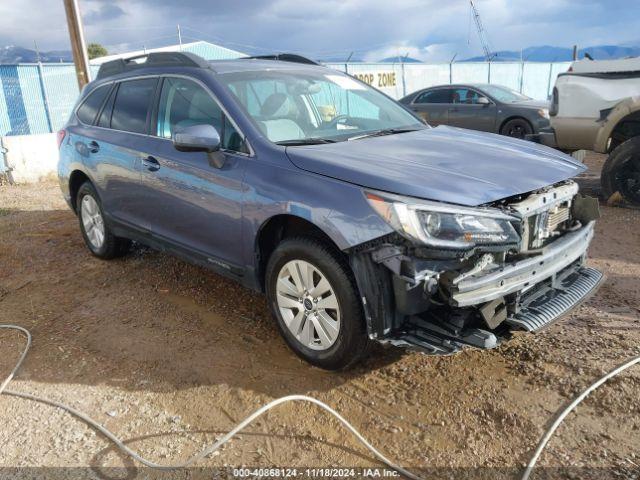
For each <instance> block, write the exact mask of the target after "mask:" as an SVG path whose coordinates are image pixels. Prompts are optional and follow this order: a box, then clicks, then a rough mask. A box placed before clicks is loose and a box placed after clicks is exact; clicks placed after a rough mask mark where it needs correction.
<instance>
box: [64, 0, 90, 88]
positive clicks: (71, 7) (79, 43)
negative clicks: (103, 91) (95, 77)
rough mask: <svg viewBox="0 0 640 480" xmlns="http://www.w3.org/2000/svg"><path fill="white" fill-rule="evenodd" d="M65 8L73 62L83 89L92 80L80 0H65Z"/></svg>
mask: <svg viewBox="0 0 640 480" xmlns="http://www.w3.org/2000/svg"><path fill="white" fill-rule="evenodd" d="M64 10H65V12H66V14H67V26H68V28H69V37H70V39H71V51H72V52H73V63H74V64H75V66H76V76H77V77H78V86H79V87H80V89H82V87H84V86H85V85H86V84H87V83H89V82H90V81H91V77H90V71H89V56H88V54H87V45H86V43H85V41H84V33H83V31H82V18H81V17H80V9H79V8H78V0H64Z"/></svg>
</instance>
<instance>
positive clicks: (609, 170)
mask: <svg viewBox="0 0 640 480" xmlns="http://www.w3.org/2000/svg"><path fill="white" fill-rule="evenodd" d="M600 184H601V186H602V195H603V196H604V198H605V200H608V199H609V198H610V197H611V195H613V194H614V193H616V192H619V193H620V195H621V196H622V198H624V199H625V200H626V201H627V202H629V203H631V204H634V205H640V137H633V138H630V139H629V140H627V141H626V142H624V143H621V144H620V145H618V146H617V147H616V148H614V149H613V151H612V152H611V153H610V154H609V157H608V158H607V161H606V162H605V163H604V166H603V167H602V173H601V174H600Z"/></svg>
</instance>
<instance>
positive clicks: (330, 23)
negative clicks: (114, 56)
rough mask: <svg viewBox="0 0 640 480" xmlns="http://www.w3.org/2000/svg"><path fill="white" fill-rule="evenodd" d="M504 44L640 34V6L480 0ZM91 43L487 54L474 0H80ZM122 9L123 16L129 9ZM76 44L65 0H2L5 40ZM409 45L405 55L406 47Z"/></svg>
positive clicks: (494, 40) (615, 39) (493, 34)
mask: <svg viewBox="0 0 640 480" xmlns="http://www.w3.org/2000/svg"><path fill="white" fill-rule="evenodd" d="M476 4H477V6H478V8H479V10H480V13H481V15H482V20H483V23H484V26H485V28H486V31H487V36H488V38H489V40H490V42H491V44H492V46H493V48H494V49H496V50H504V49H509V50H518V49H520V48H523V47H526V46H531V45H545V44H546V45H558V46H571V45H573V44H574V43H578V44H579V45H581V46H587V45H592V44H598V43H600V44H602V43H610V44H619V43H624V42H630V41H633V40H637V37H638V35H637V18H638V17H639V16H640V5H639V4H637V3H636V2H629V1H628V0H582V1H580V0H536V2H535V4H532V2H531V1H530V0H476ZM80 7H81V10H82V12H83V14H84V16H85V19H86V20H88V21H87V22H86V25H85V33H86V37H87V40H88V41H96V42H99V43H103V44H105V45H110V46H112V47H113V48H112V49H114V48H118V49H121V48H141V47H142V45H147V46H149V47H152V46H159V45H162V44H165V45H166V44H170V43H175V41H176V32H175V24H177V23H180V24H181V26H182V27H183V37H184V38H185V40H187V41H191V40H194V39H202V40H209V41H213V42H218V43H222V44H225V45H226V46H229V47H230V48H235V49H238V50H245V51H246V50H249V49H250V48H251V47H250V46H253V47H254V50H253V51H254V52H261V51H262V52H264V51H296V52H300V53H306V54H308V55H310V56H314V57H316V58H317V57H327V56H335V57H344V58H346V57H347V56H348V55H349V53H350V52H352V51H353V52H355V53H354V55H355V56H359V57H360V58H362V57H363V56H366V58H374V55H375V57H385V56H393V55H397V54H398V49H400V54H406V53H407V51H408V52H409V53H410V56H415V57H416V58H419V59H422V60H427V61H447V60H449V59H450V56H453V54H454V53H456V52H458V58H465V57H469V56H477V55H481V54H482V50H481V47H480V45H479V42H478V39H477V35H476V32H475V27H474V25H473V23H472V22H470V20H471V17H470V15H469V13H470V11H469V4H468V2H467V1H466V0H453V1H448V2H443V1H442V0H395V1H393V2H390V1H389V0H323V1H321V2H319V1H312V0H274V1H266V0H234V1H232V2H210V1H202V0H181V1H180V2H175V0H128V1H124V0H109V1H107V0H80ZM120 11H122V13H120ZM34 40H36V41H38V44H39V46H40V48H41V49H42V50H52V49H60V48H69V47H68V45H69V41H68V34H67V30H66V22H65V17H64V8H63V3H62V1H60V0H55V1H54V0H47V1H42V0H22V1H21V2H11V1H3V2H0V45H3V44H17V45H22V46H25V47H27V48H29V47H31V46H32V45H33V41H34ZM402 50H404V52H403V51H402Z"/></svg>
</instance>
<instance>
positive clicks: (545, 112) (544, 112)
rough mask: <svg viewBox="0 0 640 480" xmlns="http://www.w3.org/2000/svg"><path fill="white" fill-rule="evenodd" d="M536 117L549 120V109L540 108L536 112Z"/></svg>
mask: <svg viewBox="0 0 640 480" xmlns="http://www.w3.org/2000/svg"><path fill="white" fill-rule="evenodd" d="M538 115H540V116H541V117H542V118H546V119H549V109H548V108H541V109H540V110H538Z"/></svg>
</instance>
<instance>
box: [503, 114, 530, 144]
mask: <svg viewBox="0 0 640 480" xmlns="http://www.w3.org/2000/svg"><path fill="white" fill-rule="evenodd" d="M532 133H533V128H532V127H531V124H530V123H529V122H527V121H526V120H525V119H524V118H514V119H512V120H509V121H508V122H507V123H505V124H504V125H503V126H502V128H501V129H500V135H505V136H507V137H512V138H520V139H522V140H524V139H525V137H526V136H527V135H530V134H532Z"/></svg>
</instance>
